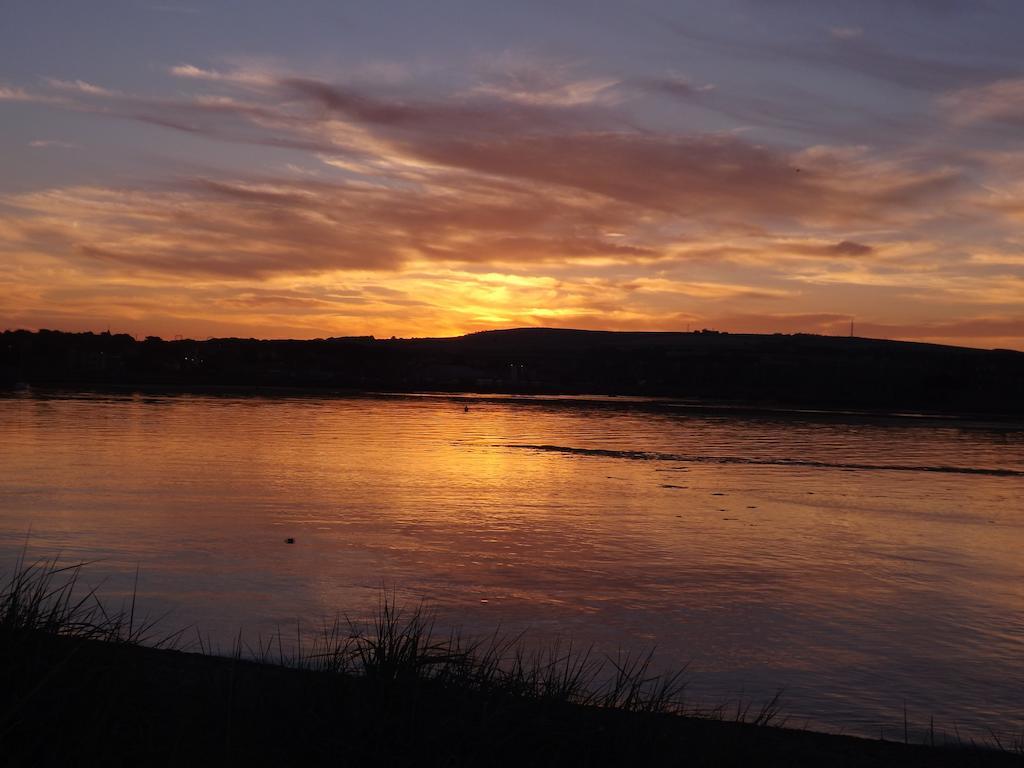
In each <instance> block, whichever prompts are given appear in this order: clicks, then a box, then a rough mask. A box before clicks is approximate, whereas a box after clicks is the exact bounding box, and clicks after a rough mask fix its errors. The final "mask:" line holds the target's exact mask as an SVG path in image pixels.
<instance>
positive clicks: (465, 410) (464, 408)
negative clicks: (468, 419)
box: [462, 405, 469, 413]
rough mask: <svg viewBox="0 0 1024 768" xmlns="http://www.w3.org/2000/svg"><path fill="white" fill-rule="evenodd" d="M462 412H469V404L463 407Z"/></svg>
mask: <svg viewBox="0 0 1024 768" xmlns="http://www.w3.org/2000/svg"><path fill="white" fill-rule="evenodd" d="M462 412H463V413H469V406H468V405H467V406H464V407H463V409H462Z"/></svg>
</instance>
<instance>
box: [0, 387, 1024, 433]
mask: <svg viewBox="0 0 1024 768" xmlns="http://www.w3.org/2000/svg"><path fill="white" fill-rule="evenodd" d="M35 393H39V394H43V395H52V396H57V397H59V396H62V395H82V394H95V395H126V396H127V395H139V396H143V397H146V396H151V397H160V396H181V395H196V396H208V397H252V398H267V399H273V398H275V397H295V398H310V399H323V400H335V399H337V400H358V399H371V400H373V399H379V400H410V401H417V400H449V401H452V402H457V403H460V404H462V403H465V402H467V401H468V402H470V403H472V402H476V403H488V404H497V405H515V406H531V405H535V406H547V407H563V408H590V409H607V410H621V411H645V412H651V413H660V414H678V415H681V416H690V415H693V416H705V417H713V416H720V417H725V418H729V417H736V418H754V419H763V420H789V421H808V422H826V423H855V424H856V423H870V424H884V425H888V426H928V427H953V428H959V429H982V430H992V431H1010V432H1014V431H1021V430H1024V419H1022V418H1021V417H1020V416H1019V415H1016V414H991V413H974V412H966V411H948V412H939V411H922V412H908V411H888V410H883V409H878V410H870V409H863V410H858V409H848V408H812V407H797V406H791V405H785V404H777V403H756V402H740V401H727V400H722V401H709V400H699V399H678V398H670V397H647V396H640V395H608V394H602V393H582V392H564V393H550V392H549V393H535V392H526V391H522V392H481V391H474V390H419V391H400V390H360V389H338V388H330V387H313V386H277V385H232V384H145V385H129V384H84V383H77V384H74V383H71V384H65V383H52V384H49V383H48V384H42V385H25V386H19V387H3V386H0V397H18V396H25V395H32V394H35Z"/></svg>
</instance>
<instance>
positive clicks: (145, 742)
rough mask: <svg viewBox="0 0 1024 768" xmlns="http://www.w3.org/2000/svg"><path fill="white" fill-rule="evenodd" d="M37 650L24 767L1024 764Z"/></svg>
mask: <svg viewBox="0 0 1024 768" xmlns="http://www.w3.org/2000/svg"><path fill="white" fill-rule="evenodd" d="M30 644H31V646H30V648H28V649H27V650H23V652H22V653H20V654H18V655H17V657H16V659H12V658H11V656H10V654H9V653H8V655H7V664H10V663H11V662H16V663H17V665H18V669H17V670H16V671H13V672H12V670H10V669H7V670H5V674H4V677H5V678H7V679H6V685H5V686H4V689H5V690H6V691H7V694H6V695H3V694H0V701H3V703H4V706H3V710H4V711H5V712H12V713H13V715H14V717H8V718H6V719H7V722H5V723H3V726H4V727H3V731H4V736H0V749H4V750H5V751H6V754H7V758H8V761H9V762H7V764H10V765H58V764H72V763H77V764H85V763H87V762H88V763H95V764H108V765H130V764H145V765H174V764H188V763H193V764H195V763H198V762H204V763H213V762H216V763H220V764H227V763H231V762H235V761H238V762H242V761H245V762H247V763H250V764H255V765H350V764H351V765H357V764H358V765H378V764H386V765H446V766H461V765H467V766H468V765H517V766H519V765H590V766H604V765H608V766H612V765H666V766H667V765H708V766H710V765H736V766H748V765H749V766H822V765H829V766H830V767H832V768H840V767H842V766H851V767H852V766H921V767H922V768H923V766H950V767H952V766H979V767H986V768H987V767H988V766H992V767H993V768H995V767H1001V766H1019V765H1022V764H1024V755H1020V754H1014V753H1012V752H1009V751H999V750H998V749H996V748H995V747H994V745H990V746H985V747H982V746H978V745H976V744H970V743H961V744H945V745H938V744H937V745H935V746H929V745H924V744H914V743H902V742H900V741H890V740H875V739H865V738H859V737H855V736H845V735H835V734H828V733H823V732H818V731H808V730H800V729H794V728H787V727H785V726H784V725H782V726H778V725H772V724H770V723H769V724H762V723H758V722H756V720H755V721H754V722H749V721H748V722H743V721H742V720H740V719H729V718H728V717H727V716H726V717H722V718H718V719H715V718H710V717H692V716H686V715H676V714H665V713H659V712H656V711H643V710H642V709H637V710H625V709H618V708H610V707H598V706H588V705H584V704H577V703H573V702H570V701H564V700H559V699H558V698H556V697H552V698H544V697H530V696H522V695H517V694H515V693H512V692H509V691H506V690H502V689H495V690H473V689H471V688H469V687H466V686H460V685H459V684H458V683H457V682H450V683H445V682H442V681H439V680H432V679H415V678H414V679H402V678H400V677H394V678H391V677H385V676H381V677H379V678H376V679H374V678H373V677H372V676H369V677H368V676H356V675H348V674H338V673H331V672H324V671H311V670H306V669H296V668H291V667H288V666H282V665H279V664H274V663H265V662H263V663H261V662H258V661H252V660H246V659H244V658H239V657H238V656H234V657H231V656H215V655H209V654H206V653H195V652H185V651H180V650H173V649H157V648H150V647H146V646H142V645H135V644H132V643H125V642H121V643H118V642H110V641H103V640H93V639H83V638H75V637H60V636H54V635H46V636H36V637H33V638H32V639H31V640H30ZM8 651H9V649H8ZM26 688H30V690H28V691H26ZM12 699H14V701H13V706H12Z"/></svg>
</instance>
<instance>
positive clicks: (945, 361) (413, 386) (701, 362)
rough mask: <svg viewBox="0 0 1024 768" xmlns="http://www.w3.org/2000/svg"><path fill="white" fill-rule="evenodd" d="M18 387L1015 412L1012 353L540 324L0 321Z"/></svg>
mask: <svg viewBox="0 0 1024 768" xmlns="http://www.w3.org/2000/svg"><path fill="white" fill-rule="evenodd" d="M23 384H29V385H51V386H52V385H56V386H72V387H131V388H147V387H151V388H153V387H155V388H159V387H184V388H203V387H235V388H248V387H302V388H313V389H323V390H349V391H374V392H385V391H386V392H412V391H446V392H451V391H470V392H503V393H531V394H606V395H643V396H661V397H673V398H694V399H700V400H705V401H718V402H721V401H731V402H741V403H748V404H758V405H768V406H783V407H796V408H850V409H868V410H886V411H894V410H911V411H934V412H945V413H977V414H991V415H1003V414H1006V415H1016V416H1020V415H1022V414H1024V398H1022V397H1021V393H1022V392H1024V352H1015V351H1011V350H980V349H967V348H963V347H950V346H941V345H936V344H917V343H910V342H896V341H881V340H877V339H860V338H844V337H831V336H814V335H809V334H796V335H784V334H774V335H752V334H725V333H715V332H695V333H618V332H606V331H574V330H556V329H543V328H532V329H520V330H510V331H488V332H483V333H476V334H470V335H468V336H460V337H456V338H449V339H374V338H373V337H345V338H335V339H316V340H310V341H258V340H255V339H211V340H209V341H192V340H177V341H164V340H162V339H158V338H155V337H149V338H147V339H146V340H145V341H136V340H135V339H134V338H132V337H131V336H128V335H126V334H113V335H112V334H109V333H103V334H92V333H85V334H69V333H60V332H57V331H40V332H38V333H30V332H28V331H7V332H4V333H3V334H0V386H3V385H6V386H18V385H23Z"/></svg>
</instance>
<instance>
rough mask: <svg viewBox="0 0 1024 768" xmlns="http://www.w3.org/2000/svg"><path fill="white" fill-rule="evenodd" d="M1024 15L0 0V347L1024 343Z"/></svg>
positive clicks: (1000, 8)
mask: <svg viewBox="0 0 1024 768" xmlns="http://www.w3.org/2000/svg"><path fill="white" fill-rule="evenodd" d="M1022 34H1024V4H1022V3H1020V2H1019V0H1005V1H1001V0H970V1H968V0H963V1H959V0H859V1H858V2H852V1H851V2H821V1H820V0H819V1H814V0H721V1H720V2H714V3H709V2H698V1H696V0H695V1H693V2H688V1H684V0H672V1H671V2H669V1H667V0H666V1H664V2H658V1H656V0H646V2H630V3H625V2H621V3H612V2H582V1H581V2H558V1H552V0H545V2H533V1H531V0H520V1H519V2H483V1H481V0H465V1H464V2H452V1H449V0H434V1H433V2H412V1H411V0H410V1H408V2H395V1H390V0H377V1H376V2H373V3H341V2H296V3H284V2H267V1H264V0H246V1H245V2H242V1H241V0H236V1H234V2H198V0H195V1H194V2H192V1H190V0H167V2H159V0H155V1H154V2H142V1H141V0H138V1H134V2H128V1H127V0H122V1H119V2H115V1H114V0H103V2H81V1H78V2H71V1H70V0H69V1H67V2H56V1H47V0H35V1H33V2H29V1H28V0H5V2H4V3H3V7H2V9H0V329H2V328H5V327H6V328H19V327H23V328H40V327H45V328H58V329H63V330H95V331H98V330H105V329H106V328H108V327H109V328H110V329H111V330H114V331H124V332H128V333H132V334H137V335H140V336H141V335H146V334H157V335H162V336H165V337H171V336H175V335H178V334H181V335H185V336H193V337H199V338H205V337H207V336H256V337H295V338H313V337H325V336H338V335H350V334H374V335H377V336H391V335H398V336H442V335H453V334H459V333H465V332H469V331H477V330H483V329H489V328H509V327H520V326H558V327H573V328H607V329H622V330H686V329H687V327H692V328H701V327H709V328H717V329H720V330H728V331H736V332H739V331H751V332H774V331H782V332H796V331H804V332H813V333H835V334H844V335H845V334H847V333H849V327H850V321H851V319H853V320H854V321H855V323H856V325H855V330H856V333H857V335H862V336H875V337H881V338H898V339H915V340H923V341H934V342H943V343H952V344H962V345H969V346H980V347H1011V348H1016V349H1024V228H1022V225H1024V44H1022Z"/></svg>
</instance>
